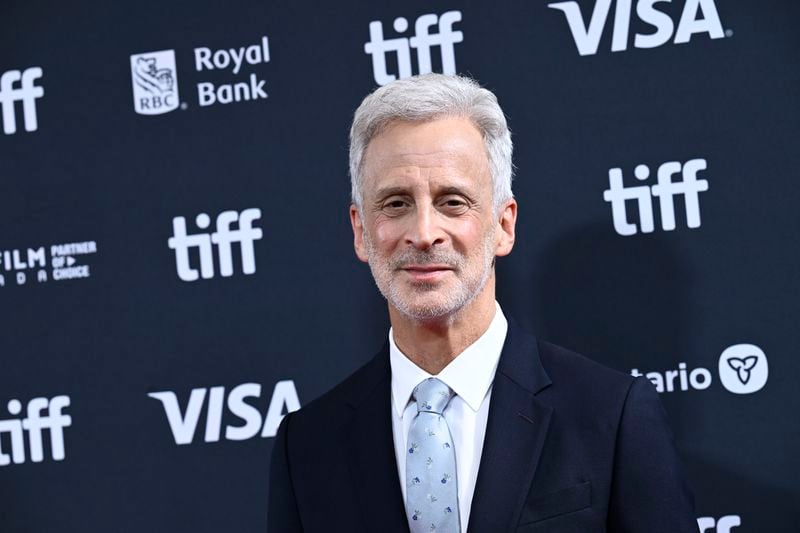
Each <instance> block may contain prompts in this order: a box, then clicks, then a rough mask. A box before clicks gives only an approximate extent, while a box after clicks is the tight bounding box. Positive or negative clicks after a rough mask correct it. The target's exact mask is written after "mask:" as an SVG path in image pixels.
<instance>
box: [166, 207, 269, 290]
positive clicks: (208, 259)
mask: <svg viewBox="0 0 800 533" xmlns="http://www.w3.org/2000/svg"><path fill="white" fill-rule="evenodd" d="M259 218H261V209H258V208H252V209H245V210H244V211H242V213H241V214H239V213H237V212H236V211H223V212H222V213H220V214H219V215H218V216H217V222H216V231H215V232H214V233H210V234H209V233H195V234H192V235H188V234H187V233H186V219H185V218H184V217H175V218H173V219H172V237H170V238H169V240H168V241H167V244H168V245H169V247H170V248H171V249H173V250H175V266H176V268H177V270H178V277H179V278H181V279H182V280H183V281H195V280H196V279H198V271H197V269H195V268H192V266H191V264H190V261H189V249H190V248H197V249H198V250H199V254H200V273H199V276H200V277H202V278H203V279H210V278H213V277H214V258H213V255H212V252H211V245H212V244H215V245H216V246H217V254H218V257H219V273H220V275H221V276H222V277H225V278H227V277H230V276H232V275H233V253H232V247H231V244H233V243H235V242H238V243H239V246H240V248H241V255H242V272H243V273H245V274H253V273H255V271H256V258H255V250H254V247H253V243H254V242H255V241H257V240H259V239H261V236H262V232H261V229H259V228H254V227H253V221H254V220H258V219H259ZM237 221H238V228H237V229H231V225H232V224H233V223H234V222H237ZM195 224H197V227H198V228H200V229H208V227H209V225H210V224H211V218H210V217H209V216H208V215H207V214H205V213H200V214H199V215H197V217H196V218H195Z"/></svg>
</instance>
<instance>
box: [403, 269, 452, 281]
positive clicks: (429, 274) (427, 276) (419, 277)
mask: <svg viewBox="0 0 800 533" xmlns="http://www.w3.org/2000/svg"><path fill="white" fill-rule="evenodd" d="M401 270H402V271H403V272H405V273H406V274H408V275H409V276H411V278H412V279H414V280H415V281H437V280H439V279H440V278H442V277H444V276H446V275H447V273H448V272H450V271H452V270H453V268H452V267H451V266H450V265H406V266H404V267H402V268H401Z"/></svg>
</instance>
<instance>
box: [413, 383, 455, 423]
mask: <svg viewBox="0 0 800 533" xmlns="http://www.w3.org/2000/svg"><path fill="white" fill-rule="evenodd" d="M452 397H453V391H452V390H451V389H450V387H448V386H447V385H445V384H444V383H443V382H442V381H440V380H438V379H436V378H428V379H426V380H425V381H422V382H420V384H419V385H417V386H416V388H415V389H414V400H416V402H417V412H418V413H436V414H442V411H444V408H445V407H447V404H448V403H450V398H452Z"/></svg>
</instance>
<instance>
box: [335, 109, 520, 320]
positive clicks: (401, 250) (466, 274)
mask: <svg viewBox="0 0 800 533" xmlns="http://www.w3.org/2000/svg"><path fill="white" fill-rule="evenodd" d="M363 170H364V182H363V184H362V192H363V198H362V211H361V212H359V210H358V209H356V208H355V207H354V206H353V207H351V209H350V218H351V222H352V225H353V234H354V243H355V249H356V254H357V255H358V257H359V258H360V259H361V260H362V261H365V262H368V263H369V265H370V269H371V270H372V275H373V277H374V278H375V282H376V284H377V285H378V288H379V289H380V291H381V293H382V294H383V295H384V297H385V298H386V299H387V300H388V301H389V304H390V305H391V306H393V307H394V308H395V309H397V310H398V311H399V312H401V313H402V314H404V315H406V316H408V317H409V318H412V319H416V320H426V319H436V318H442V317H446V316H451V315H454V314H455V313H458V312H459V311H460V310H462V309H463V308H465V306H467V305H469V304H470V302H472V301H473V300H474V299H475V298H476V297H477V296H478V295H479V294H481V293H482V291H483V290H484V288H485V287H486V285H487V281H488V280H489V279H490V278H491V277H492V276H493V273H494V258H495V256H498V255H506V254H508V253H509V252H510V251H511V247H512V246H513V241H514V222H515V219H516V203H515V202H514V200H510V201H509V202H507V203H506V205H504V206H500V209H499V210H498V211H497V212H495V211H494V209H493V203H492V202H493V198H492V182H491V177H490V173H489V165H488V159H487V156H486V149H485V146H484V143H483V139H482V137H481V134H480V132H479V131H478V129H477V128H476V127H475V126H474V125H473V124H472V123H471V122H470V121H469V120H467V119H463V118H447V119H440V120H434V121H430V122H425V123H411V122H399V121H398V122H395V123H392V124H390V126H389V127H388V128H387V129H386V130H384V131H383V132H382V133H380V134H379V135H377V136H375V137H374V138H373V139H372V141H371V142H370V144H369V146H368V147H367V150H366V153H365V156H364V168H363ZM490 296H491V298H492V301H493V299H494V294H492V295H490Z"/></svg>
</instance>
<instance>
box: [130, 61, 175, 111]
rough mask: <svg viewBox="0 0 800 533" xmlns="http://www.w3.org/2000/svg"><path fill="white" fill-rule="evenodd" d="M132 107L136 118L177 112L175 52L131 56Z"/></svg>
mask: <svg viewBox="0 0 800 533" xmlns="http://www.w3.org/2000/svg"><path fill="white" fill-rule="evenodd" d="M131 81H132V82H133V108H134V109H135V110H136V112H137V113H139V114H140V115H163V114H164V113H169V112H170V111H174V110H176V109H178V106H179V105H180V100H179V99H178V69H177V67H176V66H175V51H174V50H161V51H159V52H149V53H147V54H134V55H132V56H131Z"/></svg>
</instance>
